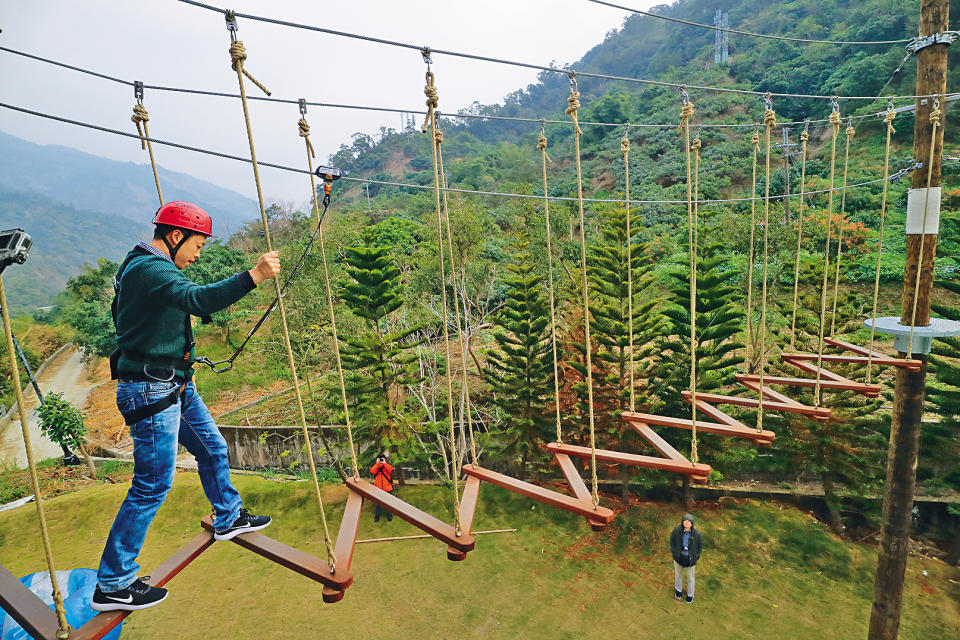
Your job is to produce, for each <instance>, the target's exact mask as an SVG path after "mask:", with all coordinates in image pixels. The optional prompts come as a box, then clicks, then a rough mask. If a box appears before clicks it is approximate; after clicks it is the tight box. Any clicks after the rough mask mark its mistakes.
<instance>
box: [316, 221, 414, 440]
mask: <svg viewBox="0 0 960 640" xmlns="http://www.w3.org/2000/svg"><path fill="white" fill-rule="evenodd" d="M363 241H364V244H363V245H361V246H355V247H345V248H344V256H345V265H344V267H345V270H346V272H347V274H348V275H349V276H350V279H351V282H347V283H346V284H345V285H344V287H343V289H342V291H341V298H342V299H343V302H344V303H345V304H346V306H347V308H348V309H350V311H351V312H353V314H354V315H355V316H358V317H359V318H361V320H362V324H363V330H361V331H359V332H357V333H355V334H353V335H343V333H341V335H340V339H341V341H342V342H343V345H342V349H341V353H342V356H343V367H344V374H345V378H346V384H347V394H348V398H349V399H351V400H352V401H353V403H355V404H354V406H352V407H351V413H352V416H351V417H352V418H353V420H354V422H355V423H356V424H357V425H362V426H363V427H364V428H366V429H369V434H368V439H370V440H372V441H373V442H374V443H375V448H377V449H381V448H385V447H389V446H390V445H392V444H395V443H398V442H402V441H403V440H404V438H405V435H404V432H403V431H402V430H401V429H400V428H399V426H400V425H399V422H398V415H397V412H396V408H397V406H398V404H399V402H400V395H401V389H402V388H403V386H404V385H410V384H416V383H417V378H418V371H417V368H416V362H417V354H416V351H415V348H416V347H417V345H419V344H420V341H419V340H418V339H417V336H418V334H419V333H420V332H421V331H422V329H423V327H422V326H414V327H402V326H401V325H400V322H399V320H398V319H397V318H396V314H395V312H396V311H397V310H398V309H400V307H401V306H402V305H403V297H402V293H403V285H401V284H400V269H399V268H398V267H397V266H396V265H395V264H394V262H393V259H392V257H391V255H390V251H391V249H392V247H390V246H386V245H374V243H373V238H372V237H371V236H370V234H365V236H364V238H363ZM330 397H331V399H334V401H335V399H337V398H339V392H337V393H332V394H331V395H330Z"/></svg>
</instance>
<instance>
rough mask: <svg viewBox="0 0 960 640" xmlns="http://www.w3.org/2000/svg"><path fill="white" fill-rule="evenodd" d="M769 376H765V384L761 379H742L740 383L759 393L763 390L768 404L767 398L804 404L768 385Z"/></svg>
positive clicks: (799, 404)
mask: <svg viewBox="0 0 960 640" xmlns="http://www.w3.org/2000/svg"><path fill="white" fill-rule="evenodd" d="M767 377H768V376H763V386H761V385H760V382H759V381H757V382H754V381H752V380H740V384H742V385H743V386H745V387H746V388H747V389H750V390H751V391H755V392H756V393H758V394H759V393H761V392H762V393H763V398H764V404H766V400H773V401H774V402H783V403H785V404H792V405H795V406H798V407H802V406H804V405H803V404H802V403H800V402H797V401H796V400H794V399H793V398H791V397H790V396H786V395H784V394H782V393H780V392H779V391H776V390H775V389H771V388H770V387H768V386H767Z"/></svg>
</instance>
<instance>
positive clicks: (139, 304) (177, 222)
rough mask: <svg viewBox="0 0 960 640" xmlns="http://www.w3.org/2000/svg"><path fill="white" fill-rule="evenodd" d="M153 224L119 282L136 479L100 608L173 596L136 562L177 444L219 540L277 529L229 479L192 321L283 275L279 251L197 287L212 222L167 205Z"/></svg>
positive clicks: (102, 572) (118, 367)
mask: <svg viewBox="0 0 960 640" xmlns="http://www.w3.org/2000/svg"><path fill="white" fill-rule="evenodd" d="M153 223H154V225H156V226H155V230H154V235H153V240H152V241H151V242H149V243H147V242H140V243H139V244H137V246H135V247H134V248H133V249H132V250H131V251H130V252H129V253H128V254H127V256H126V258H125V259H124V260H123V263H122V264H121V265H120V269H119V270H118V272H117V276H116V278H115V280H114V287H115V290H116V295H115V297H114V300H113V307H112V311H113V321H114V325H115V327H116V332H117V345H118V349H117V350H116V351H115V352H114V353H113V355H111V357H110V365H111V367H110V368H111V376H112V377H113V378H115V379H117V380H118V381H119V383H118V384H117V407H118V408H119V409H120V413H121V414H123V417H124V421H125V422H126V423H127V424H128V425H129V426H130V435H131V437H132V438H133V444H134V448H133V457H134V477H133V484H132V486H131V487H130V490H129V491H128V492H127V497H126V498H125V499H124V501H123V504H122V505H121V506H120V511H119V512H118V513H117V516H116V518H115V519H114V522H113V526H112V527H111V528H110V535H109V537H108V538H107V543H106V546H105V548H104V551H103V556H102V557H101V559H100V569H99V571H98V574H97V580H98V584H97V588H96V591H95V592H94V595H93V602H92V605H91V606H92V607H93V609H95V610H96V611H134V610H137V609H145V608H147V607H151V606H153V605H155V604H158V603H159V602H160V601H162V600H163V599H164V598H166V596H167V590H166V589H161V588H158V587H155V586H151V585H149V584H147V583H146V582H145V581H144V580H142V579H140V578H138V577H137V571H138V570H139V569H140V566H139V565H138V564H137V563H136V558H137V555H139V553H140V548H141V547H142V546H143V541H144V538H145V537H146V535H147V529H148V528H149V527H150V523H151V522H152V521H153V518H154V516H155V515H156V513H157V510H158V509H159V508H160V505H161V504H163V501H164V499H165V498H166V495H167V492H169V491H170V488H171V486H172V484H173V476H174V471H175V466H176V458H177V445H178V444H182V445H183V446H184V447H186V449H187V450H188V451H189V452H190V453H192V454H193V455H194V456H195V457H196V459H197V470H198V472H199V474H200V482H201V484H202V485H203V490H204V493H205V494H206V496H207V498H208V499H209V500H210V503H211V505H213V509H214V512H215V514H216V528H215V535H214V537H215V538H216V539H217V540H230V539H231V538H233V537H235V536H237V535H238V534H240V533H246V532H250V531H256V530H258V529H263V528H264V527H266V526H267V525H269V524H270V518H269V517H268V516H257V515H253V514H251V513H249V512H248V511H247V510H246V509H244V508H243V501H242V500H241V498H240V494H239V492H238V491H237V490H236V488H235V487H234V486H233V484H232V483H231V482H230V467H229V464H228V460H227V445H226V441H225V440H224V439H223V436H222V435H220V432H219V430H218V429H217V425H216V424H215V423H214V421H213V418H212V417H211V415H210V411H209V410H208V409H207V406H206V405H205V404H204V403H203V400H202V399H201V398H200V396H199V395H198V394H197V390H196V387H195V386H194V384H193V381H192V378H193V363H194V344H195V343H194V340H193V328H192V327H191V324H190V316H191V315H196V316H207V315H210V314H212V313H214V312H216V311H219V310H221V309H224V308H226V307H227V306H229V305H231V304H233V303H234V302H236V301H237V300H239V299H240V298H242V297H243V296H245V295H247V294H248V293H249V292H250V291H252V290H253V289H254V288H255V287H256V286H257V284H259V283H260V282H262V281H264V280H267V279H270V278H273V277H276V275H277V274H278V273H279V272H280V258H279V256H278V254H277V252H276V251H272V252H270V253H266V254H264V255H262V256H260V259H259V260H258V261H257V265H256V266H255V267H254V268H253V269H250V270H249V271H244V272H241V273H238V274H236V275H235V276H232V277H230V278H227V279H225V280H221V281H220V282H215V283H213V284H210V285H206V286H200V285H198V284H196V283H194V282H192V281H190V280H189V279H188V278H186V277H185V276H184V275H183V274H182V273H180V271H181V269H184V268H186V267H187V266H189V265H191V264H193V262H195V261H196V260H197V258H198V257H199V256H200V251H201V250H202V249H203V245H204V243H205V242H206V239H207V238H208V237H210V236H211V235H213V222H212V221H211V219H210V216H209V215H208V214H207V212H206V211H204V210H203V209H201V208H200V207H198V206H196V205H193V204H190V203H187V202H168V203H167V204H165V205H163V206H161V207H160V209H159V210H158V211H157V214H156V216H155V217H154V219H153Z"/></svg>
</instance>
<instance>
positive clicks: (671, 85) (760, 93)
mask: <svg viewBox="0 0 960 640" xmlns="http://www.w3.org/2000/svg"><path fill="white" fill-rule="evenodd" d="M177 1H178V2H182V3H184V4H189V5H192V6H194V7H199V8H201V9H206V10H208V11H213V12H215V13H219V14H222V15H226V13H227V10H226V9H222V8H220V7H215V6H213V5H209V4H206V3H204V2H197V0H177ZM233 15H234V16H235V17H237V18H244V19H246V20H255V21H258V22H266V23H269V24H276V25H280V26H284V27H292V28H294V29H304V30H306V31H315V32H318V33H326V34H328V35H334V36H341V37H344V38H353V39H355V40H364V41H366V42H375V43H377V44H383V45H388V46H392V47H399V48H403V49H410V50H413V51H418V52H422V53H428V52H429V53H431V54H440V55H447V56H454V57H458V58H465V59H468V60H478V61H481V62H492V63H496V64H503V65H510V66H514V67H523V68H526V69H536V70H538V71H547V72H550V73H562V74H564V75H569V76H571V77H574V76H575V77H579V78H597V79H601V80H614V81H618V82H634V83H638V84H644V85H649V86H656V87H667V88H671V89H676V90H680V89H685V90H690V89H693V90H697V91H713V92H717V93H737V94H741V95H752V96H766V95H770V96H772V97H777V98H810V99H815V100H834V99H836V100H871V101H872V100H877V99H879V98H891V96H833V95H822V94H809V93H774V92H767V91H752V90H749V89H734V88H732V87H710V86H703V85H696V84H682V83H677V82H664V81H662V80H647V79H644V78H631V77H625V76H615V75H609V74H605V73H591V72H589V71H576V70H574V69H560V68H557V67H552V66H545V65H539V64H531V63H529V62H519V61H517V60H507V59H503V58H494V57H491V56H483V55H479V54H475V53H464V52H462V51H450V50H447V49H434V48H433V47H424V46H420V45H416V44H411V43H409V42H399V41H397V40H388V39H386V38H377V37H374V36H367V35H362V34H358V33H350V32H348V31H338V30H336V29H328V28H326V27H317V26H314V25H309V24H301V23H298V22H291V21H289V20H279V19H277V18H269V17H265V16H257V15H252V14H249V13H239V12H236V11H235V12H233ZM933 97H934V96H932V95H931V96H892V99H893V100H907V99H909V100H913V99H916V98H933Z"/></svg>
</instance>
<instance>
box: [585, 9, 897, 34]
mask: <svg viewBox="0 0 960 640" xmlns="http://www.w3.org/2000/svg"><path fill="white" fill-rule="evenodd" d="M587 2H593V3H594V4H602V5H604V6H607V7H612V8H614V9H620V10H621V11H629V12H630V13H636V14H639V15H641V16H647V17H648V18H656V19H657V20H666V21H667V22H676V23H678V24H685V25H687V26H689V27H700V28H701V29H712V30H715V31H725V32H727V33H736V34H738V35H741V36H751V37H753V38H768V39H770V40H787V41H789V42H807V43H818V44H855V45H871V44H875V45H881V44H905V43H907V42H912V41H913V38H904V39H902V40H817V39H814V38H793V37H790V36H775V35H771V34H769V33H756V32H754V31H745V30H743V29H730V28H729V27H717V26H714V25H711V24H702V23H700V22H692V21H690V20H681V19H680V18H671V17H669V16H662V15H660V14H657V13H651V12H649V11H641V10H640V9H633V8H631V7H625V6H623V5H622V4H614V3H613V2H605V1H604V0H587Z"/></svg>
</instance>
